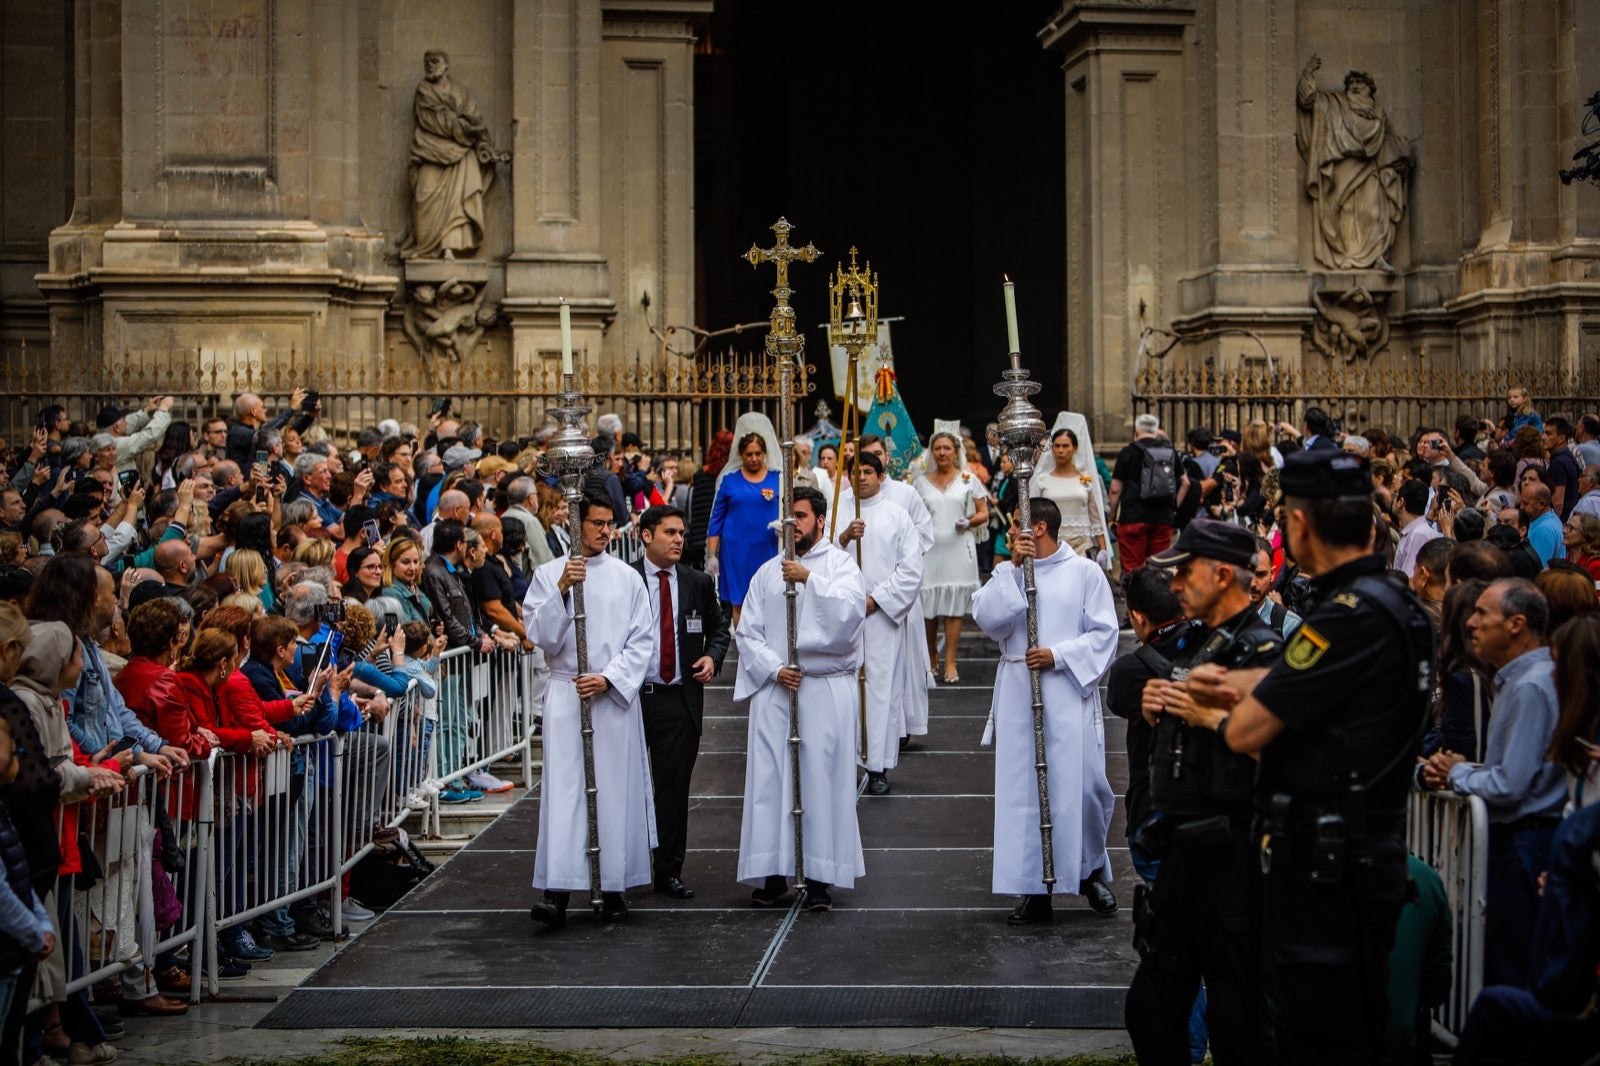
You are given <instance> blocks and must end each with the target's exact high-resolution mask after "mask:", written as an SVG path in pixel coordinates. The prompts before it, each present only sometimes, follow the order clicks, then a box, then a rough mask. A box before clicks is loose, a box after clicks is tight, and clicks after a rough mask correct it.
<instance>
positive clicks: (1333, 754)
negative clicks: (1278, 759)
mask: <svg viewBox="0 0 1600 1066" xmlns="http://www.w3.org/2000/svg"><path fill="white" fill-rule="evenodd" d="M1340 591H1341V592H1349V593H1353V594H1354V595H1356V596H1357V597H1359V598H1360V599H1361V600H1363V601H1365V602H1366V603H1370V604H1372V605H1373V606H1374V607H1376V608H1378V609H1379V610H1380V611H1381V612H1382V613H1383V614H1384V615H1386V616H1388V618H1389V619H1390V621H1392V622H1393V623H1394V624H1395V625H1396V626H1397V627H1398V628H1399V629H1400V632H1401V635H1402V637H1403V639H1404V641H1405V648H1406V663H1407V666H1406V676H1404V677H1396V678H1395V679H1394V681H1395V686H1394V694H1395V702H1396V703H1398V704H1400V706H1399V707H1394V706H1393V705H1391V707H1390V709H1391V711H1394V712H1398V713H1402V714H1404V715H1405V716H1406V717H1407V719H1408V720H1411V721H1414V722H1415V723H1416V730H1415V731H1414V732H1413V733H1412V734H1411V735H1410V740H1409V741H1408V742H1407V743H1406V744H1405V745H1404V746H1402V747H1400V748H1398V749H1396V748H1395V747H1394V746H1393V745H1392V744H1385V743H1383V741H1382V738H1381V736H1380V735H1379V734H1380V731H1379V730H1374V729H1370V728H1359V727H1361V726H1364V725H1368V724H1370V721H1371V719H1370V716H1367V717H1365V718H1363V717H1362V716H1359V715H1351V716H1343V717H1337V718H1334V719H1332V720H1330V721H1329V723H1328V726H1327V731H1328V734H1329V738H1330V740H1329V743H1327V744H1322V745H1318V746H1317V749H1316V752H1317V757H1316V758H1315V759H1314V760H1313V764H1312V765H1310V766H1298V767H1296V773H1295V778H1296V787H1295V788H1294V789H1293V795H1294V796H1295V797H1296V798H1298V799H1309V800H1313V801H1316V802H1319V803H1321V804H1322V805H1323V809H1326V810H1336V811H1338V812H1340V813H1341V814H1343V815H1344V817H1345V818H1347V819H1349V820H1351V821H1353V822H1354V823H1355V824H1356V825H1358V826H1359V825H1360V824H1362V823H1363V822H1364V821H1365V820H1366V816H1367V814H1368V813H1372V814H1373V815H1375V816H1376V817H1377V818H1379V819H1385V818H1393V817H1399V816H1401V815H1402V814H1403V813H1404V812H1403V808H1402V809H1400V810H1394V811H1387V812H1385V811H1374V812H1368V811H1367V809H1366V806H1367V805H1366V802H1365V799H1366V796H1367V793H1369V792H1370V791H1371V790H1372V788H1373V786H1375V785H1377V784H1378V783H1379V782H1381V781H1383V780H1385V779H1386V778H1388V777H1390V776H1391V775H1395V774H1399V775H1401V776H1405V775H1407V774H1409V773H1410V770H1411V764H1412V761H1413V758H1414V756H1415V752H1416V749H1417V746H1418V744H1419V743H1420V741H1421V739H1422V734H1423V731H1424V730H1425V729H1426V728H1427V724H1428V721H1429V720H1430V717H1431V716H1430V711H1431V709H1432V703H1431V698H1432V694H1433V684H1434V670H1435V650H1434V641H1435V638H1434V632H1433V623H1432V622H1430V621H1429V619H1428V615H1427V612H1426V611H1424V610H1423V608H1422V604H1421V603H1420V602H1419V601H1418V600H1417V598H1416V595H1415V594H1414V593H1413V592H1412V591H1411V590H1410V589H1409V588H1407V587H1406V586H1405V585H1404V584H1403V583H1402V580H1401V579H1399V578H1396V577H1394V576H1393V575H1392V574H1391V575H1381V576H1380V575H1372V574H1369V575H1364V576H1362V577H1359V578H1357V579H1356V580H1354V581H1352V582H1351V583H1350V584H1349V585H1348V586H1346V587H1345V588H1344V589H1341V590H1340ZM1372 639H1374V640H1381V639H1383V638H1382V637H1381V636H1380V635H1379V634H1376V633H1374V634H1373V638H1372ZM1371 766H1379V767H1381V769H1379V770H1377V771H1376V772H1371V771H1364V770H1363V769H1362V768H1363V767H1371Z"/></svg>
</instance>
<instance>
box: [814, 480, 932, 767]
mask: <svg viewBox="0 0 1600 1066" xmlns="http://www.w3.org/2000/svg"><path fill="white" fill-rule="evenodd" d="M851 489H852V486H851V484H850V479H849V478H845V480H844V484H843V485H842V486H841V487H840V490H839V510H838V516H839V518H838V527H837V528H839V529H843V528H844V527H845V526H847V525H849V524H850V521H851V519H853V518H855V494H854V493H853V492H852V491H851ZM878 496H879V497H881V498H882V499H885V500H887V501H889V502H890V503H893V504H897V505H898V506H899V507H900V509H901V510H902V511H904V512H905V513H906V515H907V516H909V517H910V519H911V525H912V526H913V527H914V528H915V529H916V531H917V550H918V551H919V552H922V553H924V554H926V553H927V550H928V549H929V548H931V547H933V516H932V515H931V514H929V513H928V505H927V504H925V503H923V502H922V497H921V496H919V495H918V494H917V490H916V489H914V488H912V487H911V486H910V485H909V484H907V483H906V482H904V481H895V480H894V479H892V478H890V479H886V480H885V481H884V483H883V487H882V488H880V489H879V490H878ZM828 521H829V522H832V521H833V518H832V516H829V519H828ZM924 622H925V618H924V616H923V613H922V598H921V596H918V597H917V601H916V602H915V603H913V604H912V605H911V610H910V611H909V612H907V614H906V621H905V625H903V626H901V627H900V642H901V643H900V661H899V663H898V664H897V665H898V669H899V671H900V684H901V687H900V692H901V694H902V695H903V696H904V698H905V715H904V718H905V723H904V724H905V728H904V730H903V732H902V735H903V736H913V737H920V736H926V735H927V732H928V689H929V688H930V687H932V686H931V685H930V683H929V678H930V677H931V675H932V673H933V663H932V662H931V661H930V660H929V659H928V634H927V630H926V627H925V626H924V624H923V623H924Z"/></svg>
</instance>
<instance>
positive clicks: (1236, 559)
mask: <svg viewBox="0 0 1600 1066" xmlns="http://www.w3.org/2000/svg"><path fill="white" fill-rule="evenodd" d="M1259 550H1260V549H1259V548H1258V546H1257V545H1256V538H1255V536H1254V534H1252V533H1251V532H1250V531H1249V530H1247V529H1245V528H1244V527H1243V526H1236V525H1234V524H1233V523H1232V522H1218V521H1217V520H1216V519H1213V518H1196V519H1195V520H1194V521H1192V522H1190V523H1189V524H1188V525H1187V526H1185V527H1184V529H1183V532H1182V533H1180V534H1178V542H1177V543H1176V544H1174V545H1173V546H1172V547H1170V548H1168V549H1167V550H1166V551H1164V552H1161V553H1160V554H1159V555H1152V556H1151V557H1150V565H1151V566H1159V567H1162V568H1166V567H1172V566H1177V565H1178V564H1180V563H1185V562H1188V561H1189V560H1190V559H1215V560H1216V561H1217V562H1219V563H1228V564H1230V565H1233V566H1242V567H1246V568H1248V567H1250V566H1251V565H1253V564H1254V563H1255V558H1256V552H1257V551H1259Z"/></svg>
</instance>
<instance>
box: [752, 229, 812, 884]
mask: <svg viewBox="0 0 1600 1066" xmlns="http://www.w3.org/2000/svg"><path fill="white" fill-rule="evenodd" d="M793 228H794V227H793V226H791V225H789V221H788V220H787V219H784V218H779V219H778V221H777V222H775V223H773V225H772V232H773V233H775V234H777V240H775V241H774V242H773V244H772V247H771V248H759V247H757V246H756V245H754V244H752V245H751V246H750V250H749V251H748V252H746V253H745V254H744V258H746V259H748V260H749V261H750V265H751V266H755V267H759V266H760V265H761V264H762V263H773V264H775V265H776V266H777V269H778V284H777V287H776V288H774V289H773V290H772V295H773V297H774V298H775V299H776V300H777V303H776V304H775V305H774V306H773V308H772V324H771V327H770V328H769V329H768V330H767V354H768V355H770V356H772V357H773V359H774V360H775V361H776V364H777V368H778V437H779V438H780V439H781V440H782V442H783V443H782V445H781V447H782V448H783V475H782V477H780V478H779V485H780V486H781V488H780V492H779V497H778V499H779V503H778V512H779V514H780V515H781V516H782V520H783V558H784V561H785V562H793V561H794V557H795V554H794V373H795V369H796V367H797V366H798V365H799V363H800V354H801V353H802V352H804V351H805V347H806V341H805V338H804V337H802V336H800V334H799V332H798V331H797V330H796V329H795V328H794V308H792V307H790V306H789V296H790V294H791V293H792V292H793V290H792V289H790V288H789V263H790V262H791V261H793V260H796V259H798V260H801V261H802V262H806V263H811V262H815V261H816V258H817V256H818V255H820V254H821V253H820V252H818V251H817V248H816V245H814V244H809V243H808V244H807V245H806V246H805V247H804V248H791V247H789V231H790V230H791V229H793ZM799 595H800V590H799V589H797V588H795V584H794V582H793V581H788V580H785V581H784V583H783V596H784V619H785V622H786V624H787V626H788V643H789V647H788V652H789V661H788V662H787V663H786V664H785V665H786V667H787V668H788V669H790V670H799V669H800V651H799V647H798V644H799V631H798V626H797V622H796V618H795V609H796V604H795V600H796V598H797V597H798V596H799ZM789 769H790V772H791V776H792V777H793V778H794V806H793V807H792V808H791V810H790V812H789V813H790V815H791V816H792V817H793V818H794V881H795V888H796V889H797V890H798V891H801V892H803V891H805V885H806V849H805V821H804V820H805V804H804V803H803V802H801V800H802V794H801V788H800V693H799V692H798V691H797V690H795V689H790V690H789Z"/></svg>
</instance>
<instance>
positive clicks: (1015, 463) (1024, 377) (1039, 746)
mask: <svg viewBox="0 0 1600 1066" xmlns="http://www.w3.org/2000/svg"><path fill="white" fill-rule="evenodd" d="M1002 377H1004V378H1005V380H1004V381H1002V382H1000V384H998V385H996V386H995V387H994V391H995V395H997V396H1004V397H1005V398H1006V405H1005V407H1003V408H1001V410H1000V419H999V424H1000V431H999V436H1000V446H1001V448H1002V449H1004V451H1005V452H1006V454H1008V455H1010V456H1011V475H1012V477H1015V478H1016V479H1017V528H1018V529H1021V530H1023V531H1025V532H1026V531H1030V530H1032V529H1033V508H1032V506H1031V504H1030V502H1029V495H1030V492H1031V488H1030V486H1029V482H1030V481H1031V480H1032V479H1033V466H1034V463H1036V462H1038V459H1039V446H1040V444H1041V443H1042V442H1043V441H1044V436H1045V432H1046V431H1045V424H1044V417H1043V415H1041V414H1040V413H1039V409H1038V408H1037V407H1035V406H1034V405H1033V404H1032V403H1031V402H1029V400H1028V397H1029V396H1032V395H1033V394H1034V393H1036V392H1038V391H1039V389H1040V388H1041V386H1040V385H1039V383H1038V382H1037V381H1030V380H1029V378H1028V372H1027V371H1026V370H1024V369H1023V367H1022V355H1021V353H1020V352H1012V353H1011V369H1010V370H1007V371H1006V372H1005V373H1004V374H1003V375H1002ZM1022 587H1023V591H1024V593H1025V594H1026V595H1027V598H1028V647H1029V648H1034V647H1037V646H1038V644H1039V590H1038V588H1037V586H1036V585H1035V584H1034V579H1033V559H1032V557H1031V556H1030V557H1029V558H1026V559H1024V560H1022ZM1028 679H1029V682H1030V684H1031V687H1032V689H1033V768H1034V773H1035V774H1037V776H1038V779H1039V853H1040V855H1041V857H1042V858H1043V859H1044V877H1043V879H1042V880H1043V881H1044V889H1045V893H1046V894H1049V893H1050V892H1051V891H1052V890H1053V887H1054V885H1055V883H1056V859H1055V843H1054V839H1053V830H1054V826H1053V825H1052V824H1051V821H1050V768H1049V765H1048V763H1047V761H1046V758H1045V736H1044V690H1043V688H1042V686H1041V682H1040V677H1039V671H1038V670H1032V669H1030V670H1029V671H1028Z"/></svg>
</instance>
